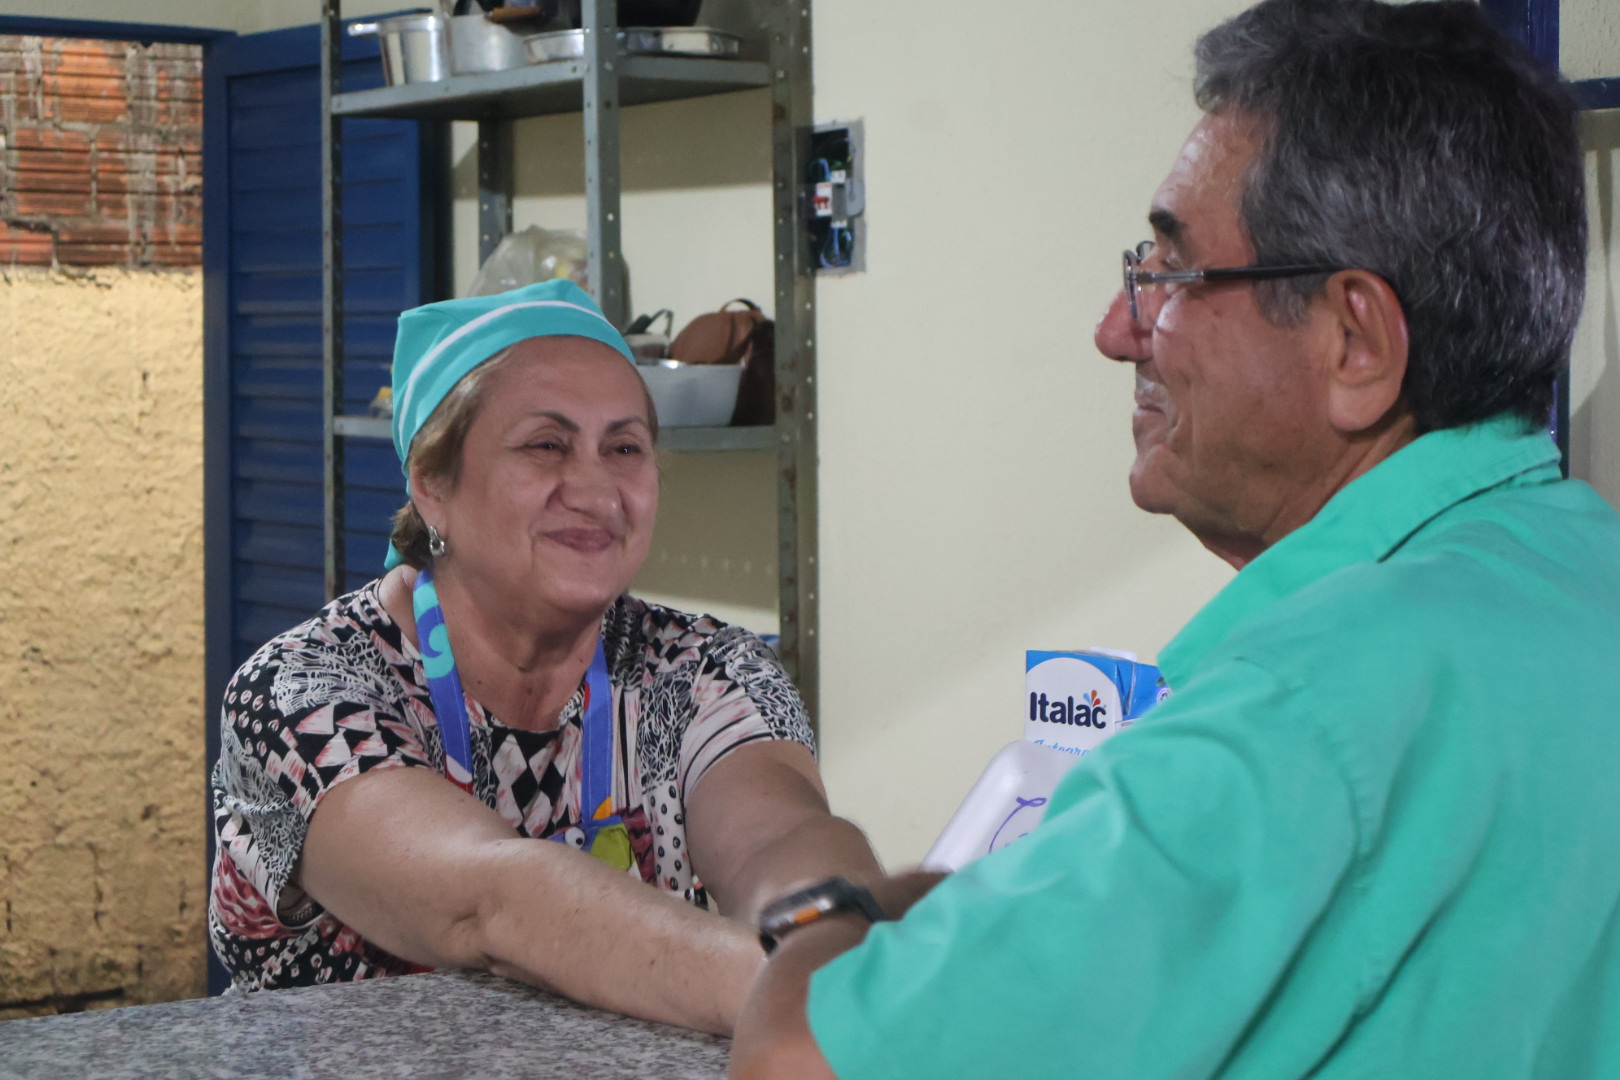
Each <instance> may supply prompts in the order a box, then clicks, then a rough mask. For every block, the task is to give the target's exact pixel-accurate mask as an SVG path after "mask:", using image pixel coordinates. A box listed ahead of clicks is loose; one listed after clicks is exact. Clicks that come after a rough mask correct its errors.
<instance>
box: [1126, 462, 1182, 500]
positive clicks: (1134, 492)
mask: <svg viewBox="0 0 1620 1080" xmlns="http://www.w3.org/2000/svg"><path fill="white" fill-rule="evenodd" d="M1130 483H1131V501H1132V502H1134V503H1135V504H1136V505H1137V507H1138V508H1140V509H1142V510H1146V511H1147V512H1148V513H1150V514H1169V513H1173V512H1174V511H1175V502H1174V500H1172V499H1171V497H1170V492H1169V490H1168V489H1167V487H1166V485H1165V484H1164V483H1163V482H1162V481H1161V480H1160V479H1159V478H1158V477H1157V476H1155V475H1154V474H1153V471H1152V469H1151V468H1149V467H1148V466H1147V465H1146V464H1144V462H1143V459H1142V458H1141V457H1140V456H1139V457H1138V458H1137V459H1136V462H1135V464H1133V465H1132V466H1131V475H1130Z"/></svg>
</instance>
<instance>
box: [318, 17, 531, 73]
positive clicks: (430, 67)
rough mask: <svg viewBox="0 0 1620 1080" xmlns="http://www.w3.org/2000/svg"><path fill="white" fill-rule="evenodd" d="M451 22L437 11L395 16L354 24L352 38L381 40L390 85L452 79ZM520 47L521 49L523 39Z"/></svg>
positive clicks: (351, 26)
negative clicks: (448, 25)
mask: <svg viewBox="0 0 1620 1080" xmlns="http://www.w3.org/2000/svg"><path fill="white" fill-rule="evenodd" d="M478 18H480V19H482V18H483V16H482V15H480V16H478ZM448 22H449V19H448V18H447V17H446V16H444V15H439V14H436V13H433V12H425V13H420V14H411V15H395V16H393V17H392V18H388V19H379V20H378V21H376V22H374V23H351V24H350V25H349V35H350V36H351V37H375V38H376V39H377V44H378V46H379V47H380V49H381V50H382V64H383V80H384V81H385V82H387V83H388V85H389V86H402V85H404V84H405V83H422V82H438V81H439V80H440V79H447V78H449V77H450V47H449V39H448V34H447V33H446V24H447V23H448ZM518 44H519V48H520V49H521V48H522V41H521V39H520V40H519V43H518Z"/></svg>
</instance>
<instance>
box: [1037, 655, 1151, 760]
mask: <svg viewBox="0 0 1620 1080" xmlns="http://www.w3.org/2000/svg"><path fill="white" fill-rule="evenodd" d="M1169 696H1170V688H1169V687H1167V686H1166V685H1165V684H1164V676H1163V675H1161V674H1160V673H1159V669H1158V668H1156V667H1154V666H1153V665H1152V664H1139V663H1137V662H1136V659H1135V657H1133V656H1131V655H1130V654H1129V653H1123V654H1122V653H1108V652H1101V651H1092V652H1040V651H1036V650H1030V651H1029V652H1026V653H1025V654H1024V704H1025V710H1024V738H1025V739H1026V740H1028V741H1029V742H1032V743H1034V744H1035V745H1037V746H1049V747H1054V748H1056V749H1059V750H1064V751H1067V752H1068V753H1071V754H1074V755H1075V756H1077V757H1079V756H1083V755H1085V754H1087V753H1089V752H1091V751H1092V750H1095V749H1096V748H1097V747H1098V746H1099V745H1100V744H1101V743H1102V741H1103V740H1104V739H1106V738H1108V737H1109V736H1110V735H1112V734H1114V733H1115V732H1117V731H1121V730H1123V729H1125V728H1127V727H1129V726H1130V725H1131V724H1133V723H1135V722H1136V720H1137V718H1138V717H1140V716H1141V715H1142V714H1143V713H1145V712H1147V711H1148V710H1149V709H1151V708H1152V707H1153V706H1155V705H1157V704H1158V703H1159V702H1160V701H1163V700H1164V699H1165V698H1167V697H1169Z"/></svg>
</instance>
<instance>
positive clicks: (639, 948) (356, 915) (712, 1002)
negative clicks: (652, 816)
mask: <svg viewBox="0 0 1620 1080" xmlns="http://www.w3.org/2000/svg"><path fill="white" fill-rule="evenodd" d="M295 876H296V879H297V881H298V883H299V885H300V886H301V887H302V888H303V889H304V890H305V891H306V892H307V893H309V895H310V896H311V897H313V898H314V899H315V900H316V901H318V902H319V903H320V904H322V905H323V906H324V907H326V908H327V909H328V910H329V911H330V912H331V913H332V914H333V915H335V916H336V917H337V918H338V919H340V920H342V921H343V922H344V923H346V924H347V925H349V926H351V927H353V928H354V929H355V930H356V931H357V932H358V933H359V934H360V935H361V936H362V937H364V938H365V939H366V940H367V941H370V942H372V943H374V944H376V945H378V946H379V947H381V948H384V949H387V950H388V951H389V952H391V953H394V954H395V955H397V956H400V957H403V958H405V959H407V960H412V961H415V962H417V963H423V964H431V965H433V966H435V967H471V968H481V969H484V970H486V971H491V972H494V973H495V974H497V975H504V976H506V977H508V978H514V979H520V980H522V981H524V982H528V983H532V984H534V985H536V986H542V987H546V988H548V989H552V990H555V991H557V992H558V993H562V994H565V995H567V996H568V997H571V998H574V999H576V1000H578V1001H583V1002H585V1003H587V1004H590V1005H596V1006H599V1007H601V1008H604V1009H612V1010H614V1011H615V1012H622V1013H627V1014H629V1015H632V1016H639V1017H644V1018H646V1019H649V1020H657V1021H661V1022H663V1023H666V1024H678V1025H680V1026H682V1027H689V1028H696V1029H698V1030H702V1031H711V1032H715V1033H717V1034H722V1035H729V1034H730V1033H731V1031H732V1028H733V1026H734V1024H735V1023H736V1019H737V1014H738V1012H739V1010H740V1009H741V1007H742V1004H743V1001H744V1000H745V998H746V995H747V993H748V991H749V988H750V986H751V984H752V983H753V980H754V978H755V976H756V974H757V973H758V971H759V967H760V964H761V963H762V962H763V959H764V954H763V952H762V950H761V949H760V945H759V940H758V938H757V937H756V936H755V934H754V933H753V932H752V931H751V930H750V929H749V928H747V927H744V926H741V925H739V924H737V923H735V922H733V921H731V920H729V919H721V918H718V917H716V916H714V915H712V914H710V913H708V912H705V911H701V910H699V909H697V908H694V907H692V906H691V905H689V904H686V903H684V902H682V901H681V900H680V899H679V898H677V897H675V896H672V895H671V894H669V893H666V892H664V891H662V890H660V889H654V888H649V887H648V886H647V885H646V884H645V883H643V882H642V881H641V880H639V879H637V878H632V877H630V876H629V875H627V874H624V873H620V872H618V871H616V870H613V869H611V868H610V867H608V866H607V865H605V864H604V863H601V862H599V861H598V860H596V859H593V858H591V857H590V856H589V855H586V854H584V853H582V852H579V851H576V850H574V849H573V848H571V847H568V846H567V845H564V844H557V843H551V842H549V841H544V840H533V839H529V838H527V837H523V836H520V835H518V834H517V833H516V832H515V831H514V830H513V829H512V827H511V826H509V825H507V824H506V822H505V821H503V820H502V819H501V817H500V815H499V814H497V813H496V812H495V811H494V810H492V809H490V808H489V807H487V806H484V805H483V804H482V803H480V802H478V801H477V800H475V799H473V798H472V797H471V796H469V795H467V794H465V793H464V792H462V791H460V790H459V789H457V788H456V787H455V786H453V785H452V784H450V783H449V782H448V781H446V780H445V779H444V778H443V777H442V776H439V775H437V774H436V773H432V772H429V771H428V770H426V769H420V768H396V769H386V770H382V771H374V772H369V773H366V774H364V775H362V776H357V777H355V778H353V779H351V780H346V781H344V782H342V783H340V784H338V785H336V786H335V787H333V788H331V789H330V790H329V791H328V792H327V793H326V795H325V796H324V797H323V798H322V800H321V803H320V806H319V807H318V808H317V809H316V811H315V814H314V817H313V818H312V819H311V820H310V825H309V834H308V836H307V837H306V838H305V841H304V849H303V856H302V858H301V859H300V860H299V864H298V868H297V870H296V872H295Z"/></svg>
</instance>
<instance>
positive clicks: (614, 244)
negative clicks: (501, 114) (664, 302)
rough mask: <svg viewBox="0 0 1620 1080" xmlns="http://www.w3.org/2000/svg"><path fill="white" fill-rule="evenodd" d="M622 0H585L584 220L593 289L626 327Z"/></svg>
mask: <svg viewBox="0 0 1620 1080" xmlns="http://www.w3.org/2000/svg"><path fill="white" fill-rule="evenodd" d="M617 9H618V0H585V3H584V7H583V15H584V20H583V21H584V24H585V25H584V29H585V74H584V84H585V86H584V92H585V220H586V223H587V229H588V235H587V242H588V244H589V248H590V256H589V273H590V277H591V293H592V294H593V295H594V296H595V297H596V303H597V305H598V306H599V307H601V309H602V314H603V315H606V316H607V320H608V322H610V323H612V324H613V325H614V326H617V327H619V328H620V329H621V330H622V329H623V328H624V327H625V326H626V325H627V324H628V323H629V322H630V311H629V303H628V298H627V297H626V296H625V280H624V279H625V274H624V257H623V256H622V254H621V240H622V237H621V232H620V226H621V225H622V224H623V223H622V221H621V220H620V214H619V195H620V186H619V70H618V59H619V16H618V10H617Z"/></svg>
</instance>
